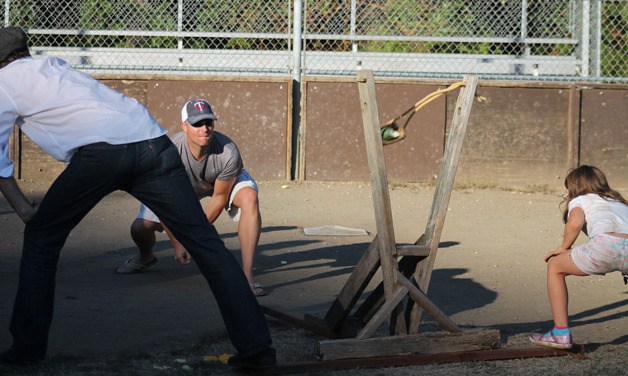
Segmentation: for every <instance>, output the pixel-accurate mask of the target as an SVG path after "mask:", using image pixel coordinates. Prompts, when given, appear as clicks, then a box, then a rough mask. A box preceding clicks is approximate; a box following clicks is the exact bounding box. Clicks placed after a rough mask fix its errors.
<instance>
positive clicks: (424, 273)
mask: <svg viewBox="0 0 628 376" xmlns="http://www.w3.org/2000/svg"><path fill="white" fill-rule="evenodd" d="M463 81H464V82H465V87H463V88H462V89H461V90H460V93H459V94H458V100H457V101H456V109H455V110H454V114H453V119H452V127H451V131H450V132H449V137H448V139H447V146H446V147H445V154H444V156H443V161H442V163H441V166H440V172H439V174H438V181H437V183H436V192H435V194H434V200H433V202H432V209H431V211H430V217H429V220H428V223H427V226H426V229H425V232H424V234H423V235H422V236H421V238H419V240H417V243H418V245H426V246H429V247H430V254H429V256H427V257H426V258H425V259H423V260H422V261H421V262H420V263H419V265H418V266H417V269H416V272H415V277H414V279H415V280H416V282H417V283H418V285H419V288H420V290H421V291H422V292H423V293H425V294H427V289H428V287H429V283H430V278H431V277H432V269H433V268H434V262H435V260H436V254H437V251H438V243H439V241H440V237H441V234H442V231H443V225H444V223H445V216H446V215H447V208H448V206H449V199H450V197H451V191H452V189H453V184H454V179H455V177H456V171H457V169H458V164H459V161H460V154H461V151H462V145H463V143H464V137H465V134H466V132H467V125H468V123H469V116H470V114H471V108H472V107H473V101H474V99H475V91H476V88H477V84H478V79H477V77H476V76H465V78H464V80H463ZM421 313H422V309H421V307H420V306H418V305H414V307H413V308H412V313H411V315H410V323H409V332H410V333H416V332H418V330H419V325H420V322H421Z"/></svg>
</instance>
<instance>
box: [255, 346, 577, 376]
mask: <svg viewBox="0 0 628 376" xmlns="http://www.w3.org/2000/svg"><path fill="white" fill-rule="evenodd" d="M584 354H585V353H584V346H582V345H577V346H574V347H573V348H571V349H569V350H559V349H552V348H549V347H524V348H510V349H508V348H504V349H494V350H475V351H457V352H447V353H438V354H420V355H417V354H412V355H398V356H382V357H379V356H378V357H373V358H360V359H339V360H328V361H324V362H321V361H311V362H298V363H282V364H278V365H277V367H273V368H270V369H268V370H265V371H263V372H261V373H256V375H285V374H295V373H308V374H309V373H312V372H323V371H333V370H348V369H368V368H382V367H403V366H414V365H421V364H444V363H458V362H469V361H474V362H477V361H491V360H508V359H523V358H546V357H550V356H568V355H572V356H576V357H579V358H584V357H585V355H584Z"/></svg>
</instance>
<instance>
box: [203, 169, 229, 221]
mask: <svg viewBox="0 0 628 376" xmlns="http://www.w3.org/2000/svg"><path fill="white" fill-rule="evenodd" d="M235 181H236V178H235V177H234V178H231V179H229V180H216V182H215V183H214V194H213V195H212V198H211V199H210V200H209V203H208V204H207V206H205V215H206V216H207V220H208V221H209V223H214V221H215V220H216V219H218V216H220V213H222V210H223V209H224V208H225V205H227V202H229V194H230V193H231V188H233V184H234V183H235Z"/></svg>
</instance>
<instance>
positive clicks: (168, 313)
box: [0, 182, 628, 375]
mask: <svg viewBox="0 0 628 376" xmlns="http://www.w3.org/2000/svg"><path fill="white" fill-rule="evenodd" d="M20 184H21V185H22V187H23V188H24V190H25V191H26V192H27V193H29V194H30V195H31V196H32V197H37V196H41V195H42V194H43V192H44V191H45V188H46V187H47V186H46V184H45V183H33V182H21V183H20ZM611 184H612V182H611ZM616 188H617V187H616ZM619 190H620V191H621V193H622V194H623V195H624V196H627V195H628V189H621V188H620V189H619ZM561 193H562V192H560V191H559V190H558V189H557V190H555V191H553V192H528V193H526V192H521V191H516V190H515V191H510V190H505V189H473V188H465V189H456V190H455V191H454V192H453V194H452V197H451V201H450V206H449V211H448V214H447V218H446V222H445V227H444V231H443V234H442V236H441V248H440V249H439V251H438V256H437V258H436V264H435V269H434V273H433V275H432V280H431V284H430V288H429V296H430V298H431V299H432V300H433V302H434V303H436V304H437V305H438V306H439V307H440V308H441V309H442V310H443V311H444V312H445V313H446V314H448V315H450V317H451V318H452V319H453V320H454V321H455V322H457V323H458V324H459V325H462V326H478V327H489V328H496V329H499V330H500V331H501V334H502V342H503V344H504V346H505V347H513V346H528V344H529V343H528V340H527V336H528V335H529V334H530V333H533V332H540V331H543V330H547V329H548V328H549V327H550V325H551V315H550V310H549V304H548V301H547V297H546V293H545V264H544V262H543V260H542V256H543V255H544V254H545V253H546V252H547V251H548V250H550V249H552V247H555V246H557V245H558V244H559V242H560V240H561V236H562V223H561V221H560V215H561V213H560V211H559V208H558V204H559V202H560V201H561V199H560V194H561ZM390 194H391V203H392V210H393V214H394V228H395V237H396V241H397V243H399V244H409V243H413V242H414V241H415V240H416V239H417V238H418V237H419V236H420V235H421V234H422V233H423V230H424V228H425V223H426V221H427V217H428V214H429V210H430V206H431V202H432V197H433V194H434V188H433V187H429V186H425V185H404V186H396V187H394V188H392V189H391V191H390ZM260 205H261V211H262V216H263V231H262V235H261V239H260V245H259V249H258V253H257V256H256V263H255V264H256V267H255V274H256V279H257V281H258V282H260V283H262V284H263V286H264V288H265V289H266V291H267V292H268V296H265V297H260V298H259V301H260V303H261V304H263V305H266V306H268V307H272V308H275V309H277V310H280V311H283V312H286V313H289V314H291V315H294V316H299V317H301V316H302V315H303V314H306V313H307V314H310V315H314V316H317V317H321V318H322V317H324V315H325V313H326V312H327V310H328V309H329V306H330V304H331V302H332V301H333V299H334V298H335V295H336V294H337V293H338V292H339V291H340V289H341V288H342V286H343V284H344V281H345V280H346V278H347V277H348V276H349V274H350V273H351V272H352V271H353V269H354V267H355V265H356V263H357V261H358V260H359V258H360V256H361V255H362V253H363V252H364V250H365V249H366V247H367V246H368V244H369V243H370V242H371V241H372V239H373V236H374V234H375V232H376V230H375V227H376V226H375V218H374V213H373V201H372V196H371V188H370V186H369V184H367V183H330V182H303V183H296V182H289V183H285V182H261V183H260ZM137 209H138V202H137V201H136V200H135V199H134V198H132V197H131V196H129V195H127V194H126V193H123V192H119V193H115V194H113V195H111V196H109V197H107V198H106V199H105V200H104V201H102V202H101V203H100V204H99V205H98V206H97V207H96V208H95V209H94V210H93V211H92V212H91V213H90V214H89V215H88V216H87V217H86V218H85V219H84V220H83V222H81V224H80V225H79V226H78V227H77V228H76V229H75V230H74V231H73V232H72V234H71V236H70V238H69V239H68V241H67V243H66V246H65V248H64V250H63V252H62V255H61V261H60V262H59V268H58V274H57V295H56V306H55V316H54V320H53V324H52V330H51V333H50V341H49V343H50V347H49V356H50V357H51V358H53V359H55V358H56V359H57V360H58V361H60V362H61V363H63V366H55V365H51V366H50V367H52V368H51V369H53V370H55V372H61V373H58V374H72V375H79V374H81V375H83V374H85V375H87V374H89V375H92V374H93V375H99V374H102V375H105V374H106V375H109V374H125V373H124V372H122V371H120V373H116V372H117V371H116V372H114V371H111V372H110V373H107V372H105V369H106V368H107V367H113V364H118V363H116V362H120V359H121V358H125V359H131V360H127V361H126V362H123V366H122V367H127V371H129V369H128V367H131V366H130V365H129V364H134V366H132V367H136V368H133V369H134V371H133V372H128V374H138V375H150V374H178V373H177V372H179V371H176V370H180V369H184V371H186V372H187V373H185V372H184V373H182V374H195V373H194V369H197V370H200V371H199V372H201V371H202V372H201V373H199V374H229V372H231V371H230V370H228V369H227V368H226V367H225V366H222V365H220V364H213V363H212V364H210V365H208V363H209V362H205V364H201V362H196V363H190V364H193V366H190V367H188V368H189V369H187V368H185V367H184V368H181V367H182V365H181V364H183V363H185V362H186V356H189V357H192V356H197V357H198V356H200V355H219V354H222V353H232V352H233V348H232V347H231V345H230V343H229V342H228V340H227V338H226V333H225V330H224V326H223V324H222V319H221V317H220V314H219V312H218V309H217V307H216V305H215V302H214V300H213V297H212V295H211V293H210V291H209V289H208V287H207V284H206V282H205V281H204V279H203V278H202V277H201V276H200V274H199V273H198V271H197V269H196V266H194V265H188V266H181V265H179V264H177V263H176V262H175V261H174V259H173V255H172V250H171V248H170V244H169V242H168V240H167V237H166V236H165V235H160V236H158V245H157V257H158V258H159V262H158V263H157V264H156V265H155V266H154V267H153V268H152V269H150V270H149V271H147V272H145V273H140V274H137V275H124V276H122V275H117V274H114V273H113V270H114V268H115V267H116V266H117V265H118V264H119V263H120V262H122V261H124V260H125V259H126V258H128V257H130V256H131V255H133V254H134V253H135V252H136V251H135V248H134V244H133V242H132V240H131V238H130V236H129V225H130V223H131V222H132V220H133V219H134V217H135V215H136V212H137ZM325 225H337V226H344V227H350V228H356V229H364V230H366V231H368V233H369V235H361V236H310V235H305V234H304V231H303V228H307V227H318V226H325ZM0 226H1V227H0V229H1V237H0V254H1V255H2V257H1V258H0V350H2V349H4V348H6V347H8V346H10V345H11V336H10V334H9V331H8V326H9V320H10V316H11V310H12V305H13V304H12V303H13V298H14V294H15V291H16V285H17V278H18V265H19V258H20V250H21V243H22V232H23V224H22V223H21V221H20V220H19V219H18V217H17V216H16V215H15V214H14V213H13V212H12V210H11V208H10V207H9V205H8V204H7V202H6V200H4V198H0ZM216 227H217V228H218V231H219V232H220V233H221V235H222V237H223V239H224V241H225V243H226V245H227V247H228V248H230V249H233V250H234V254H235V255H236V256H237V257H239V252H238V240H237V232H236V231H237V228H236V224H235V223H233V222H230V221H229V220H228V218H227V216H226V215H222V216H221V217H220V218H219V219H218V221H217V222H216ZM583 240H584V238H580V239H579V241H583ZM568 285H569V289H570V317H571V325H572V327H573V335H574V340H575V342H577V343H580V344H584V345H585V349H586V352H587V355H588V356H589V360H584V361H583V360H577V359H575V358H569V360H568V361H564V359H565V358H563V357H561V358H552V359H549V360H548V359H526V360H519V361H509V362H504V361H501V362H480V363H476V364H452V365H441V366H414V367H402V368H394V369H391V368H387V369H379V370H368V371H343V372H334V373H333V374H347V375H349V374H352V375H367V374H368V375H393V374H395V375H399V374H401V375H403V374H408V375H409V374H416V373H422V374H451V372H456V373H458V374H474V375H477V374H494V373H495V372H497V373H499V374H513V375H514V374H516V375H525V374H529V372H531V371H533V370H536V371H539V372H552V373H554V374H570V375H578V374H583V375H584V374H593V373H595V374H607V372H608V374H617V370H622V369H623V370H624V371H625V370H626V369H628V360H627V359H628V357H627V356H626V354H628V343H627V342H628V313H627V310H626V308H627V307H628V287H627V286H625V285H624V284H623V281H622V279H621V276H620V274H619V273H613V274H609V275H607V276H605V277H601V276H592V277H586V278H578V277H571V278H569V279H568ZM370 288H372V286H370V287H369V289H370ZM424 319H425V320H428V321H429V320H430V318H429V317H427V318H424ZM269 323H270V326H271V332H272V334H273V337H274V342H275V346H276V347H277V349H278V359H279V361H280V362H300V361H308V360H314V357H315V351H316V344H317V341H318V340H321V339H325V338H319V337H317V336H315V335H313V334H310V333H308V332H306V331H304V330H302V329H297V328H294V327H291V326H289V325H287V324H285V323H283V322H280V321H277V320H275V319H273V318H269ZM175 358H176V359H175ZM59 359H61V360H59ZM68 359H70V360H73V361H72V362H70V363H77V362H78V363H84V364H92V369H91V371H89V372H87V371H84V372H83V371H80V370H78V369H77V368H72V367H74V366H75V364H74V366H71V365H68ZM114 360H115V361H114ZM99 362H100V363H99ZM138 362H139V363H142V364H143V365H137V364H138ZM488 363H490V364H488ZM94 364H96V365H95V366H94ZM98 364H101V365H102V364H108V366H107V367H104V368H102V369H98V367H99V366H98ZM59 367H61V368H59ZM63 367H66V368H63ZM556 367H558V368H556ZM114 368H115V367H114ZM60 369H61V371H59V370H60ZM62 369H66V371H63V370H62ZM70 370H71V371H70ZM175 371H176V372H175ZM2 372H3V371H2V370H0V373H2ZM5 372H6V373H7V374H11V375H13V374H18V373H10V371H6V370H5ZM24 372H26V371H24ZM72 372H73V373H72ZM90 372H91V373H90ZM591 372H593V373H591ZM51 373H54V372H48V374H51ZM25 374H35V373H25ZM42 374H46V372H44V373H42ZM54 374H57V373H54ZM326 374H329V373H326Z"/></svg>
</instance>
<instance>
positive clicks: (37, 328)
mask: <svg viewBox="0 0 628 376" xmlns="http://www.w3.org/2000/svg"><path fill="white" fill-rule="evenodd" d="M116 190H123V191H126V192H128V193H130V194H131V195H133V196H134V197H136V198H137V199H138V200H140V201H141V202H143V203H144V204H145V205H146V206H148V207H149V208H150V209H151V210H152V211H153V212H155V214H157V216H158V217H159V218H160V219H161V220H162V221H163V223H164V224H165V225H166V226H168V228H169V229H170V230H171V231H172V233H173V234H174V236H175V237H176V238H177V240H179V241H180V242H181V243H182V244H183V246H185V248H186V249H187V251H188V252H189V253H190V255H191V256H192V258H193V260H194V261H195V262H196V264H197V265H198V267H199V269H200V271H201V273H202V274H203V276H204V277H205V279H206V280H207V282H208V284H209V287H210V288H211V291H212V292H213V294H214V296H215V298H216V302H217V303H218V306H219V308H220V312H221V314H222V317H223V320H224V322H225V326H226V328H227V331H228V333H229V336H230V338H231V342H232V343H233V345H234V346H235V348H236V350H237V351H238V353H240V354H242V355H243V356H247V355H251V354H254V353H256V352H259V351H262V350H264V349H266V348H268V347H269V346H270V345H271V338H270V333H269V330H268V325H267V323H266V318H265V317H264V314H263V312H262V310H261V308H260V306H259V304H258V303H257V300H256V299H255V297H254V296H253V294H252V293H251V289H250V287H249V284H248V281H247V279H246V277H245V276H244V273H243V272H242V268H241V267H240V265H239V263H238V261H237V260H236V259H235V257H234V256H233V255H232V254H231V252H230V251H229V250H228V249H227V248H226V247H225V245H224V243H223V242H222V240H221V239H220V237H219V235H218V233H217V232H216V229H215V228H214V226H213V225H211V224H210V223H209V222H208V221H207V217H206V216H205V214H204V213H203V209H202V207H201V205H200V203H199V200H198V198H197V197H196V194H195V193H194V191H193V189H192V186H191V184H190V181H189V180H188V177H187V175H186V172H185V170H184V168H183V164H182V163H181V158H180V156H179V154H178V152H177V150H176V148H175V146H174V145H173V144H172V142H171V141H170V139H169V138H168V137H166V136H162V137H159V138H157V139H154V140H148V141H142V142H137V143H132V144H125V145H109V144H105V143H98V144H92V145H87V146H84V147H82V148H80V149H79V150H78V151H77V152H76V154H75V155H74V156H73V157H72V161H71V163H70V164H69V165H68V167H67V168H66V169H65V171H63V173H62V174H61V175H59V177H58V178H57V179H56V180H55V182H54V183H53V185H52V186H51V187H50V189H49V190H48V192H47V193H46V195H45V197H44V199H43V200H42V202H41V204H40V206H39V209H38V211H37V214H36V215H35V216H34V218H33V219H32V220H31V221H30V222H28V223H27V224H26V228H25V231H24V245H23V250H22V260H21V264H20V278H19V285H18V291H17V296H16V298H15V305H14V307H13V317H12V319H11V326H10V330H11V333H12V334H13V341H14V342H13V348H14V349H15V350H16V351H18V352H20V353H21V354H23V355H24V356H26V357H28V358H33V359H39V358H43V357H44V355H45V353H46V348H47V346H48V332H49V329H50V323H51V320H52V313H53V306H54V294H55V275H56V271H57V262H58V260H59V254H60V252H61V249H62V248H63V245H64V244H65V241H66V239H67V237H68V236H69V234H70V231H71V230H72V229H73V228H74V227H75V226H76V225H77V224H78V223H79V222H80V221H81V220H82V219H83V218H84V217H85V215H86V214H87V213H88V212H89V211H90V210H91V209H92V208H93V207H94V206H95V205H96V204H97V203H98V202H99V201H100V200H101V199H102V198H103V197H105V196H106V195H108V194H109V193H111V192H113V191H116Z"/></svg>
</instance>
